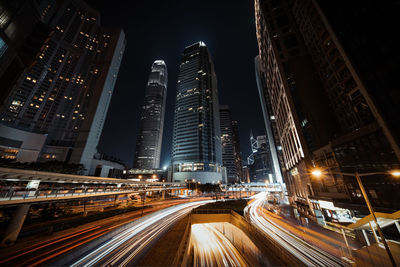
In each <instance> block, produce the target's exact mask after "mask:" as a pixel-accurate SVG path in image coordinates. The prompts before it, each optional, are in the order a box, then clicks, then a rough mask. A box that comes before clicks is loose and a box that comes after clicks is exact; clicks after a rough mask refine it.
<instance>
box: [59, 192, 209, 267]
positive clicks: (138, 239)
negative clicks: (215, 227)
mask: <svg viewBox="0 0 400 267" xmlns="http://www.w3.org/2000/svg"><path fill="white" fill-rule="evenodd" d="M209 202H213V201H212V200H204V201H197V202H189V203H184V204H180V205H177V206H174V207H170V208H166V209H164V210H160V211H157V212H154V213H152V214H149V215H147V216H145V217H143V218H141V219H139V220H136V221H135V222H134V223H133V224H132V225H131V226H130V227H129V228H127V229H125V230H123V231H122V232H120V233H119V234H116V235H115V236H113V237H112V238H111V239H109V240H107V241H105V242H104V243H102V244H100V245H99V246H97V247H96V248H95V249H94V250H92V251H90V252H88V253H86V254H85V255H84V256H83V257H81V258H80V259H76V260H75V261H73V262H70V263H68V264H67V265H68V266H71V267H72V266H127V265H135V263H136V262H137V261H138V260H139V258H140V256H142V255H143V254H144V253H145V252H146V251H147V249H149V247H150V246H151V245H152V244H154V243H155V242H156V241H157V240H158V239H159V238H160V237H161V236H162V235H163V234H165V233H166V232H167V231H168V230H169V229H170V228H171V227H172V226H173V225H174V224H175V223H176V222H178V221H179V219H181V218H182V217H183V216H185V215H187V214H188V213H189V212H190V211H191V210H192V209H193V208H196V207H198V206H200V205H203V204H206V203H209Z"/></svg>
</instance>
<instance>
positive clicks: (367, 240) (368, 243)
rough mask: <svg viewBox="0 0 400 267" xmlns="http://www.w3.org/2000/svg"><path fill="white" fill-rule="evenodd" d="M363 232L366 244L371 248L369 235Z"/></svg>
mask: <svg viewBox="0 0 400 267" xmlns="http://www.w3.org/2000/svg"><path fill="white" fill-rule="evenodd" d="M361 231H362V233H363V235H364V239H365V242H367V246H371V243H370V242H369V239H368V236H367V233H366V232H365V230H364V229H362V230H361Z"/></svg>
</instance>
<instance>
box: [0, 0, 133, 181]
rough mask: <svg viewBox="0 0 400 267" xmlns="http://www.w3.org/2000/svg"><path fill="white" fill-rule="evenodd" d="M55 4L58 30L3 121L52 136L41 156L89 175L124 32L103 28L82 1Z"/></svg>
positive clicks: (0, 114) (18, 86) (14, 92)
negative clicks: (80, 167) (72, 165)
mask: <svg viewBox="0 0 400 267" xmlns="http://www.w3.org/2000/svg"><path fill="white" fill-rule="evenodd" d="M56 5H57V9H56V12H55V13H54V14H53V15H52V16H51V19H50V20H49V22H48V25H49V26H50V27H51V28H52V29H53V31H54V32H53V34H52V35H51V37H50V38H49V39H48V40H47V41H46V43H45V45H44V49H43V50H42V51H41V53H40V54H39V56H38V58H37V60H36V62H35V63H34V64H33V65H31V66H30V67H29V68H27V69H26V70H25V71H24V72H23V73H22V75H20V76H19V78H18V79H17V81H16V82H15V84H14V86H13V88H12V89H11V91H10V93H9V94H8V96H7V98H6V100H5V102H4V103H3V106H2V108H1V111H0V120H1V122H2V123H3V124H4V125H7V126H9V127H14V128H18V129H20V130H24V131H27V132H34V133H41V134H45V135H47V139H46V143H45V146H44V148H43V149H42V152H41V156H40V159H39V160H41V161H46V160H60V161H66V162H71V163H81V164H83V165H84V166H85V168H86V174H88V173H93V172H94V170H95V169H96V167H97V166H92V161H93V157H94V155H95V154H96V153H97V149H96V147H97V144H98V142H99V139H100V136H101V133H102V129H103V125H104V121H105V119H106V115H107V110H108V106H109V103H110V100H111V96H112V93H113V90H114V85H115V82H116V79H117V75H118V71H119V66H120V63H121V60H122V56H123V53H124V49H125V46H126V40H125V34H124V32H123V31H122V30H120V29H119V30H114V29H106V28H103V27H102V26H101V25H100V15H99V14H98V12H97V11H95V10H93V9H92V8H90V7H89V6H88V5H86V4H85V3H84V2H83V1H74V0H69V1H62V2H57V3H56ZM43 12H44V13H43V14H45V13H46V8H45V9H44V10H43ZM46 14H47V13H46Z"/></svg>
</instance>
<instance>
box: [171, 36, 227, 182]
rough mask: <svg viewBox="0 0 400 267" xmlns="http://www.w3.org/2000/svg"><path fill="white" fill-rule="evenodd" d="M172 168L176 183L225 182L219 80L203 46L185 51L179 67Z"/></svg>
mask: <svg viewBox="0 0 400 267" xmlns="http://www.w3.org/2000/svg"><path fill="white" fill-rule="evenodd" d="M172 164H173V179H174V181H181V182H182V181H185V180H196V181H198V182H201V183H217V182H222V168H221V165H222V153H221V129H220V117H219V102H218V89H217V78H216V75H215V72H214V65H213V63H212V60H211V56H210V54H209V52H208V49H207V47H206V45H205V44H204V43H203V42H198V43H195V44H193V45H190V46H188V47H186V48H185V50H184V52H183V57H182V61H181V64H180V66H179V76H178V86H177V95H176V104H175V116H174V133H173V152H172Z"/></svg>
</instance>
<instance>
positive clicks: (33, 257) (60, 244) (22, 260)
mask: <svg viewBox="0 0 400 267" xmlns="http://www.w3.org/2000/svg"><path fill="white" fill-rule="evenodd" d="M183 201H187V200H169V201H163V202H158V203H157V202H156V203H150V204H151V205H152V206H153V207H150V208H146V209H145V210H144V214H145V215H146V214H149V213H151V212H155V211H158V210H160V209H164V208H166V207H170V206H173V205H179V204H182V202H183ZM141 213H142V210H136V211H132V212H127V213H124V214H121V215H117V216H113V217H110V218H106V219H101V220H98V221H94V222H91V223H89V224H86V225H83V226H80V227H77V228H74V229H69V230H65V231H62V232H60V233H56V234H55V236H52V237H48V236H47V235H44V236H43V235H41V236H39V237H32V238H27V239H26V240H25V239H24V242H22V240H21V241H20V242H19V243H18V245H16V246H13V247H9V248H3V249H1V250H0V254H1V256H0V266H27V265H29V266H38V265H42V264H45V263H47V262H49V261H51V260H53V259H54V258H55V257H57V256H60V255H63V254H65V253H67V252H69V251H71V250H72V249H75V248H77V247H79V246H84V245H85V244H87V243H89V242H91V241H92V240H94V239H96V238H98V237H101V236H103V235H105V234H107V233H109V232H110V231H112V230H114V229H116V228H118V227H121V226H123V225H125V224H127V223H129V222H132V221H133V220H136V219H137V218H139V217H140V216H141ZM59 223H62V220H61V221H60V222H59ZM39 226H40V225H36V227H39Z"/></svg>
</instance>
